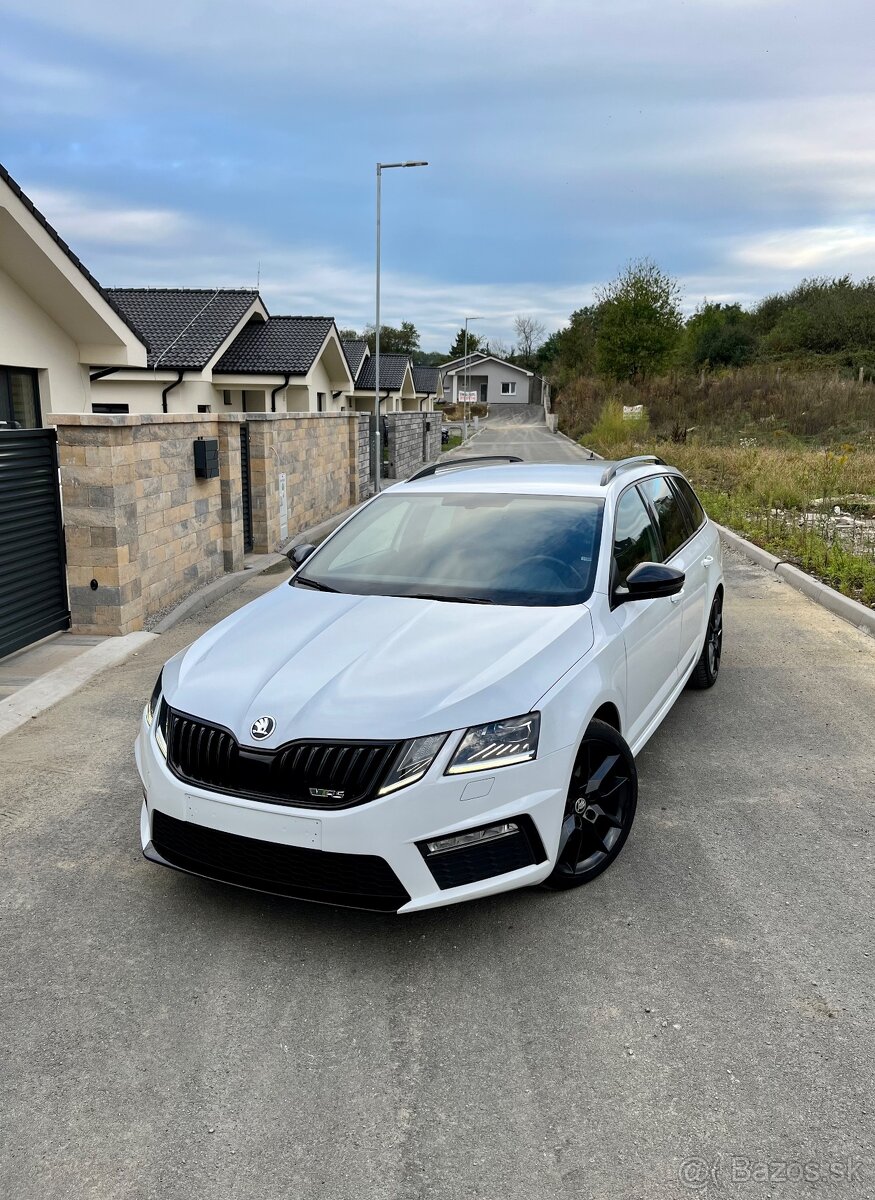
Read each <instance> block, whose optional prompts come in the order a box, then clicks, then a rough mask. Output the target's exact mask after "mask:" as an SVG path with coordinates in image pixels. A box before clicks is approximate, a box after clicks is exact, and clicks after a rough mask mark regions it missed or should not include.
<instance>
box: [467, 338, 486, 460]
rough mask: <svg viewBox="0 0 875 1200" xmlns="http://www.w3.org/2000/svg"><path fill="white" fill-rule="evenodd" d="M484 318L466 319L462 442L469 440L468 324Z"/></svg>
mask: <svg viewBox="0 0 875 1200" xmlns="http://www.w3.org/2000/svg"><path fill="white" fill-rule="evenodd" d="M483 319H484V318H483V317H465V355H464V357H465V374H464V376H463V377H462V378H463V384H464V388H465V401H464V403H463V404H462V440H463V441H467V440H468V322H469V321H482V320H483Z"/></svg>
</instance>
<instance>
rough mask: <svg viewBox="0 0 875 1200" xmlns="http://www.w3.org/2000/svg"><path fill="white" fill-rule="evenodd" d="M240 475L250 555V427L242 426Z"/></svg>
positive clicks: (245, 544) (245, 548) (245, 540)
mask: <svg viewBox="0 0 875 1200" xmlns="http://www.w3.org/2000/svg"><path fill="white" fill-rule="evenodd" d="M240 473H241V475H242V476H243V552H244V553H245V554H249V553H250V551H251V550H252V547H253V544H254V543H253V540H252V483H251V481H250V476H249V426H248V425H241V426H240Z"/></svg>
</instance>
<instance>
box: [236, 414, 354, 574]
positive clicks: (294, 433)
mask: <svg viewBox="0 0 875 1200" xmlns="http://www.w3.org/2000/svg"><path fill="white" fill-rule="evenodd" d="M247 423H248V425H249V456H250V475H251V480H252V535H253V543H254V544H253V549H254V551H255V552H256V553H257V554H267V553H270V552H271V551H274V550H276V549H277V548H278V547H279V546H280V545H281V544H282V543H283V542H284V541H285V540H286V538H284V537H283V535H282V514H281V512H280V474H285V477H286V505H287V526H288V532H287V538H291V537H293V536H294V535H295V534H296V533H298V532H300V530H302V529H308V528H309V527H310V526H311V525H318V524H319V522H320V521H325V520H327V518H328V517H333V516H335V515H336V514H337V513H339V512H342V511H343V510H344V509H345V508H349V506H350V505H351V504H355V503H357V501H358V499H359V481H358V419H357V416H356V415H355V414H350V413H319V414H317V413H282V414H274V413H265V414H264V415H262V414H260V413H249V414H247Z"/></svg>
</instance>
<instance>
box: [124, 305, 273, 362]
mask: <svg viewBox="0 0 875 1200" xmlns="http://www.w3.org/2000/svg"><path fill="white" fill-rule="evenodd" d="M108 294H109V296H110V297H111V299H112V300H113V302H114V303H115V304H116V305H117V306H118V308H119V309H120V310H121V313H122V315H123V316H124V317H125V319H126V320H127V321H128V322H129V323H130V324H131V325H133V327H134V328H135V329H140V330H142V332H143V334H144V335H145V337H146V338H147V339H148V344H149V359H148V365H149V366H150V367H155V366H160V367H172V368H175V369H179V368H188V369H191V370H199V369H201V368H203V367H205V366H206V365H207V363H208V362H209V361H210V359H211V358H212V357H213V355H214V354H215V353H216V351H217V350H218V349H219V348H220V347H221V345H222V343H223V342H225V341H226V340H227V339H228V338H229V337H230V336H231V334H232V333H233V332H234V329H235V328H236V326H237V325H238V324H239V323H240V321H241V320H242V319H243V317H245V315H246V313H247V312H248V311H249V309H250V308H251V307H252V305H253V304H254V302H255V301H256V300H257V299H258V292H257V291H255V289H254V288H109V289H108Z"/></svg>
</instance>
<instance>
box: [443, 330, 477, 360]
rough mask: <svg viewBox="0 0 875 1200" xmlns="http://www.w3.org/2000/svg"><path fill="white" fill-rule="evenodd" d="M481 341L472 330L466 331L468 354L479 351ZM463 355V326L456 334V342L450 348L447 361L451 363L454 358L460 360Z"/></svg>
mask: <svg viewBox="0 0 875 1200" xmlns="http://www.w3.org/2000/svg"><path fill="white" fill-rule="evenodd" d="M480 341H481V339H480V338H479V337H478V336H477V334H476V333H474V332H473V331H472V330H470V329H469V330H468V353H469V354H473V353H474V351H475V350H479V349H480ZM464 353H465V327H464V325H463V326H462V328H461V329H460V330H459V332H458V333H457V334H456V340H455V341H454V342H453V344H452V346H450V354H449V359H448V361H450V362H452V360H453V359H454V358H461V357H462V355H463V354H464Z"/></svg>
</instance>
